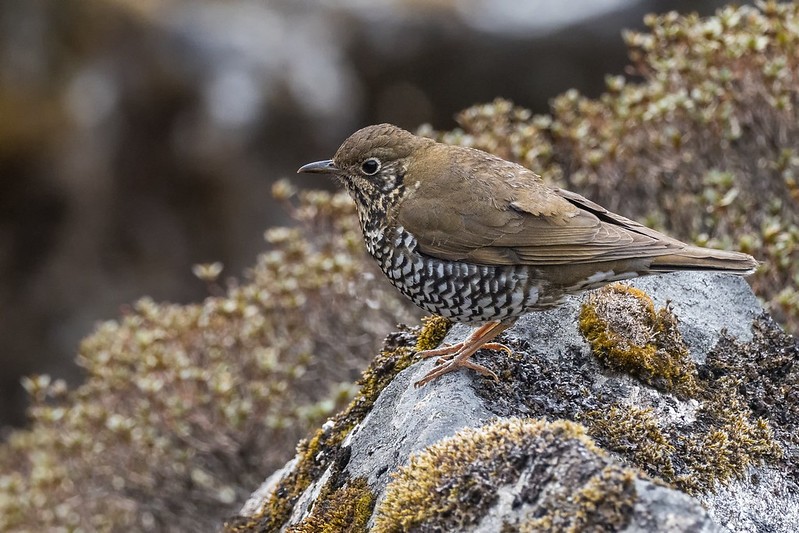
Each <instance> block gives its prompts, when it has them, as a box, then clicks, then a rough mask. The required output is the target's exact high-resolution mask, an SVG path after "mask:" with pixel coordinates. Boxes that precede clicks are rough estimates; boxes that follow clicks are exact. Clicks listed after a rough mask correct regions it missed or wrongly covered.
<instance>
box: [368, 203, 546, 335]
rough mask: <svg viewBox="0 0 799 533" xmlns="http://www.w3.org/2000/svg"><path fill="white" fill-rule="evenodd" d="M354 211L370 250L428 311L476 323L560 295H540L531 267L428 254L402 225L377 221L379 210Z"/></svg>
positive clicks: (537, 305)
mask: <svg viewBox="0 0 799 533" xmlns="http://www.w3.org/2000/svg"><path fill="white" fill-rule="evenodd" d="M358 215H359V219H360V222H361V229H362V230H363V236H364V240H365V242H366V248H367V250H368V251H369V253H370V254H371V255H372V257H374V258H375V260H376V261H377V263H378V264H379V265H380V268H381V269H382V270H383V272H384V273H385V274H386V276H387V277H388V279H389V280H390V281H391V283H392V284H393V285H394V286H395V287H397V288H398V289H399V290H400V292H402V293H403V294H404V295H405V296H407V297H408V298H410V299H411V300H412V301H413V302H414V303H415V304H416V305H418V306H419V307H421V308H422V309H424V310H426V311H428V312H431V313H435V314H438V315H441V316H444V317H446V318H449V319H451V320H454V321H456V322H463V323H479V322H487V321H490V320H504V319H508V318H513V317H518V316H520V315H522V314H524V313H525V312H527V311H530V310H532V309H535V308H541V307H549V306H550V305H554V304H556V303H557V301H558V300H559V299H560V298H559V296H560V295H558V297H557V298H552V296H555V295H546V296H549V297H544V298H541V295H542V292H543V289H544V285H543V283H542V282H541V281H540V280H539V279H537V278H538V276H536V275H535V274H536V272H535V269H534V268H532V267H529V266H524V265H509V266H485V265H475V264H471V263H465V262H460V261H447V260H443V259H438V258H435V257H431V256H428V255H425V254H423V253H421V252H420V251H419V245H418V243H417V240H416V238H415V237H414V236H413V235H412V234H411V233H409V232H408V231H406V230H405V229H404V228H403V227H402V226H386V225H384V224H381V222H382V221H384V220H385V215H384V214H383V213H381V214H377V213H366V212H364V211H362V210H361V209H359V210H358ZM375 215H377V216H375ZM380 215H382V216H380Z"/></svg>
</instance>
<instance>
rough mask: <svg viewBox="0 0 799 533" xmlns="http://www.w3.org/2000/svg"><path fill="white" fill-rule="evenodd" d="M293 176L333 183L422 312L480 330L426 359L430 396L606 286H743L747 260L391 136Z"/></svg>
mask: <svg viewBox="0 0 799 533" xmlns="http://www.w3.org/2000/svg"><path fill="white" fill-rule="evenodd" d="M298 172H313V173H329V174H332V175H333V176H335V177H336V178H338V179H339V180H340V181H341V182H342V183H343V184H344V186H345V187H346V188H347V190H348V191H349V193H350V195H351V196H352V198H353V199H354V201H355V205H356V207H357V212H358V218H359V220H360V225H361V229H362V230H363V238H364V241H365V243H366V248H367V250H368V251H369V253H370V254H371V255H372V257H373V258H374V259H375V260H376V261H377V263H378V264H379V265H380V268H381V269H382V270H383V272H384V273H385V275H386V276H387V277H388V279H389V280H390V281H391V283H392V284H393V285H394V286H395V287H397V289H399V290H400V292H402V294H404V295H405V296H407V297H408V298H410V299H411V300H412V301H413V302H414V303H415V304H416V305H418V306H419V307H421V308H422V309H424V310H426V311H429V312H431V313H436V314H438V315H441V316H444V317H446V318H449V319H450V320H453V321H455V322H461V323H465V324H475V325H479V327H478V328H477V329H475V330H474V331H473V332H472V333H471V335H469V337H468V338H467V339H466V340H464V341H463V342H459V343H457V344H454V345H451V346H444V347H441V348H437V349H433V350H426V351H423V352H419V355H420V356H421V357H423V358H427V357H438V358H439V359H438V363H439V364H438V365H437V366H436V367H435V368H433V370H431V371H430V372H429V373H428V374H427V375H425V376H424V377H423V378H422V379H421V380H420V381H418V382H417V383H416V385H417V386H421V385H424V384H425V383H428V382H430V381H432V380H434V379H436V378H438V377H440V376H442V375H444V374H446V373H448V372H452V371H454V370H457V369H459V368H471V369H473V370H475V371H477V372H479V373H481V374H484V375H488V376H492V377H494V378H496V375H495V374H494V373H493V372H492V371H490V370H489V369H488V368H486V367H484V366H483V365H480V364H478V363H476V362H474V361H472V360H471V359H470V358H471V356H472V355H473V354H474V353H475V352H477V351H478V350H479V349H481V348H487V349H493V350H504V351H506V352H509V353H511V350H510V349H509V348H508V347H506V346H505V345H503V344H499V343H496V342H492V341H493V340H494V339H495V338H496V336H497V335H499V334H500V333H501V332H503V331H504V330H506V329H507V328H509V327H510V326H512V325H513V323H514V322H515V321H516V320H517V319H518V318H519V317H520V316H521V315H523V314H525V313H528V312H531V311H536V310H540V309H546V308H549V307H553V306H556V305H557V304H558V303H559V302H560V301H561V300H562V299H563V298H564V297H565V296H566V295H569V294H574V293H578V292H581V291H585V290H589V289H595V288H598V287H601V286H602V285H605V284H607V283H610V282H613V281H618V280H625V279H631V278H635V277H638V276H645V275H650V274H662V273H666V272H674V271H679V270H710V271H717V272H728V273H731V274H736V275H747V274H750V273H752V272H753V271H754V269H755V268H756V267H757V264H758V263H757V261H756V260H755V259H754V258H753V257H751V256H749V255H747V254H744V253H740V252H728V251H721V250H712V249H707V248H700V247H697V246H691V245H689V244H686V243H683V242H680V241H679V240H677V239H673V238H671V237H668V236H666V235H664V234H662V233H659V232H657V231H655V230H652V229H650V228H647V227H646V226H643V225H641V224H639V223H637V222H634V221H633V220H630V219H628V218H625V217H623V216H621V215H617V214H615V213H612V212H610V211H608V210H607V209H605V208H603V207H602V206H600V205H598V204H596V203H594V202H592V201H590V200H588V199H586V198H584V197H582V196H580V195H579V194H576V193H573V192H570V191H567V190H564V189H558V188H552V187H549V186H547V185H546V184H544V182H543V180H542V179H541V178H540V177H539V176H538V175H536V174H535V173H533V172H532V171H531V170H529V169H527V168H525V167H523V166H521V165H518V164H516V163H512V162H510V161H506V160H504V159H501V158H499V157H496V156H494V155H491V154H488V153H486V152H483V151H480V150H476V149H473V148H466V147H460V146H449V145H446V144H442V143H438V142H435V141H434V140H432V139H427V138H423V137H418V136H416V135H414V134H412V133H410V132H408V131H405V130H403V129H400V128H398V127H396V126H393V125H391V124H379V125H375V126H368V127H366V128H363V129H361V130H358V131H356V132H355V133H353V134H352V135H351V136H350V137H349V138H348V139H347V140H345V141H344V143H343V144H342V145H341V147H340V148H339V149H338V151H337V152H336V154H335V155H334V156H333V159H330V160H325V161H317V162H315V163H310V164H307V165H305V166H303V167H302V168H300V169H299V170H298Z"/></svg>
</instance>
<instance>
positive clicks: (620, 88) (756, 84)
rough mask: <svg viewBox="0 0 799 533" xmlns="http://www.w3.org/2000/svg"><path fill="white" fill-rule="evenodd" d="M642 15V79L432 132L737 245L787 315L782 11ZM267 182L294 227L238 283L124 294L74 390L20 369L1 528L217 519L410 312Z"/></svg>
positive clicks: (335, 401)
mask: <svg viewBox="0 0 799 533" xmlns="http://www.w3.org/2000/svg"><path fill="white" fill-rule="evenodd" d="M647 23H648V24H649V26H650V28H651V33H649V34H636V33H630V34H628V35H627V41H628V43H629V45H630V48H631V56H632V61H633V70H634V73H635V74H636V75H637V76H640V77H641V78H642V80H643V81H639V82H631V81H627V80H624V79H622V78H612V79H609V80H608V92H607V93H606V94H605V95H603V96H602V97H601V98H599V99H597V100H590V99H587V98H584V97H582V96H580V95H578V94H577V93H575V92H569V93H566V94H565V95H563V96H561V97H559V98H557V99H555V101H554V102H553V105H552V116H551V117H550V116H537V117H536V116H532V114H531V113H530V112H529V111H527V110H524V109H519V108H515V107H513V105H512V104H510V103H509V102H506V101H496V102H494V103H493V104H490V105H487V106H479V107H475V108H472V109H469V110H467V111H465V112H463V113H462V114H461V116H460V124H461V125H462V128H463V129H462V130H458V131H454V132H450V133H446V134H442V135H441V137H443V138H444V139H445V140H447V141H448V142H453V143H460V144H469V145H473V146H477V147H480V148H484V149H487V150H489V151H492V152H495V153H497V154H499V155H501V156H503V157H507V158H509V159H514V160H516V161H519V162H521V163H523V164H525V165H527V166H529V167H530V168H532V169H534V170H535V171H537V172H539V173H540V174H542V175H543V176H544V177H545V179H547V180H550V181H551V182H552V183H558V184H563V185H565V186H568V187H570V188H573V189H576V190H578V191H580V192H582V193H584V194H586V195H587V196H589V197H590V198H592V199H593V200H596V201H598V202H600V203H602V204H604V205H605V206H607V207H608V208H610V209H613V210H618V211H621V212H622V213H624V214H625V215H627V216H631V217H636V218H642V219H647V220H648V221H649V222H650V223H652V224H655V225H657V226H660V227H662V228H664V229H666V230H668V231H669V232H671V233H673V234H675V235H676V236H679V237H682V238H687V239H692V240H694V241H696V242H698V243H700V244H710V245H718V246H721V247H724V248H738V249H741V250H744V251H747V252H749V253H752V254H754V255H756V256H757V257H758V258H759V259H761V260H762V261H764V266H763V267H762V268H761V269H760V271H759V272H758V274H757V275H756V276H754V277H753V278H751V279H752V283H753V285H754V288H755V290H756V291H757V292H758V294H760V295H761V296H762V297H763V298H764V299H766V300H767V301H768V304H769V306H770V308H771V309H772V311H773V312H775V313H776V314H777V316H778V317H779V318H780V319H781V320H783V321H784V322H786V323H787V324H789V325H790V327H791V329H793V330H796V329H797V328H796V326H797V324H799V293H797V291H796V286H797V285H798V283H797V281H799V279H797V278H799V274H797V272H798V271H797V269H796V267H795V266H794V265H795V264H796V262H797V259H798V258H797V254H798V253H799V252H798V251H797V241H799V228H798V227H797V223H798V222H797V209H796V204H797V199H799V191H798V189H797V181H796V180H797V172H798V171H799V153H798V152H797V148H796V147H797V146H799V121H797V118H798V117H797V110H796V109H797V104H798V103H799V102H797V93H798V92H799V79H798V78H799V70H798V65H797V62H799V57H797V54H796V50H797V48H798V47H799V8H797V6H796V5H793V4H777V3H764V4H760V5H759V8H757V9H755V8H751V7H741V8H728V9H725V10H723V11H720V12H719V13H718V15H717V16H715V17H711V18H707V19H699V18H697V17H692V16H687V17H680V16H677V15H673V14H670V15H665V16H662V17H651V18H650V19H648V21H647ZM43 127H44V126H43ZM427 133H429V134H432V132H430V130H429V129H428V130H427ZM275 195H276V197H277V198H278V199H281V200H283V201H284V202H285V203H286V204H287V205H289V206H290V211H291V213H292V215H293V216H294V218H295V219H296V220H297V221H298V222H300V223H301V224H300V226H299V227H298V228H297V229H287V228H277V229H272V230H269V231H268V232H267V240H268V241H269V242H270V243H271V244H272V248H271V250H270V251H268V252H266V253H265V254H263V255H261V256H260V257H259V259H258V263H257V264H256V266H255V267H254V268H253V269H252V271H251V272H250V273H249V276H248V277H247V279H246V280H245V281H244V282H242V283H241V284H236V283H232V284H231V285H230V286H228V287H227V288H222V287H221V286H219V285H217V284H216V282H215V279H216V276H218V274H219V268H218V265H206V266H202V267H198V268H197V269H196V270H195V272H196V274H197V275H198V277H200V278H201V279H204V280H206V281H207V282H208V283H209V288H210V289H211V291H212V294H215V295H214V296H212V297H209V298H207V299H206V300H205V301H204V302H203V303H201V304H196V305H170V304H157V303H155V302H153V301H151V300H148V299H143V300H141V301H139V302H138V303H136V304H135V305H134V306H132V307H131V309H130V310H129V311H128V312H127V313H125V314H124V316H122V317H121V318H120V319H119V320H116V321H110V322H106V323H105V324H102V325H101V326H100V327H99V328H98V330H97V331H96V332H95V333H94V334H92V335H91V336H90V337H88V338H87V339H86V340H85V341H84V343H83V345H82V347H81V349H80V354H79V362H80V364H81V365H82V366H83V368H84V369H85V371H86V382H85V383H84V384H83V385H81V386H80V387H78V388H76V389H74V390H67V389H66V387H65V385H64V384H63V383H62V382H60V381H55V382H52V381H51V380H49V379H48V378H46V377H36V378H31V379H29V380H27V381H26V387H27V389H28V391H29V393H30V395H31V397H32V399H33V402H34V403H33V406H32V408H31V409H30V416H31V420H32V425H31V428H30V429H28V430H19V431H16V432H14V433H13V434H12V435H11V436H10V438H9V440H8V441H7V442H6V443H5V444H4V445H3V446H2V447H1V448H0V472H1V473H0V530H3V531H19V530H58V529H59V528H60V529H63V530H74V529H77V528H80V529H85V530H112V529H114V530H124V529H153V530H173V531H191V530H209V529H214V528H215V527H217V526H218V525H219V524H220V523H221V521H222V518H223V517H224V516H225V515H227V514H231V513H232V512H233V511H234V510H235V509H236V508H237V507H238V506H239V505H240V503H241V502H242V501H243V499H244V498H245V497H246V496H247V495H248V494H249V492H250V491H251V490H252V489H253V488H255V487H256V486H257V485H258V484H259V483H260V482H261V481H262V480H263V478H264V477H265V476H266V475H267V474H268V473H269V472H271V471H272V470H273V469H275V468H276V467H277V466H279V465H280V464H281V463H282V462H283V461H285V459H286V458H287V456H288V455H289V454H290V453H291V447H292V446H293V444H294V443H295V442H296V440H297V439H298V438H299V437H300V436H302V435H304V434H307V432H308V430H309V428H311V427H313V426H314V425H315V424H317V423H318V422H319V421H320V420H321V419H322V418H323V417H324V416H326V415H328V414H329V413H331V412H333V411H334V410H335V409H336V408H337V406H339V405H341V404H342V403H343V402H344V401H346V400H347V399H349V398H350V397H351V396H352V394H353V392H354V391H353V390H352V387H351V386H350V385H348V384H349V383H350V382H351V381H352V380H353V379H354V378H355V377H356V374H357V369H359V368H363V367H364V366H366V365H365V362H366V361H367V360H368V359H369V358H370V357H371V354H373V353H375V352H376V351H377V350H376V344H375V343H376V342H377V341H378V340H379V339H376V338H375V332H377V331H385V330H386V329H387V326H388V325H391V324H393V323H394V321H395V320H408V319H410V318H411V316H412V315H410V314H409V313H408V312H407V307H405V303H404V302H402V301H400V299H399V298H398V296H397V295H396V293H395V292H394V290H393V289H392V288H390V286H389V285H388V284H387V283H385V282H384V281H383V279H382V275H381V274H379V272H378V271H377V269H376V268H375V267H374V265H373V264H372V263H371V261H370V260H368V259H367V258H366V257H365V254H364V252H363V247H362V243H361V236H360V233H359V230H357V229H356V218H355V216H354V212H353V208H352V206H351V204H350V201H349V199H348V198H346V196H345V195H343V194H338V195H329V194H326V193H317V192H307V193H303V194H299V195H297V194H295V192H294V191H293V190H291V188H290V187H289V186H288V185H286V184H285V183H280V184H278V185H277V186H276V188H275Z"/></svg>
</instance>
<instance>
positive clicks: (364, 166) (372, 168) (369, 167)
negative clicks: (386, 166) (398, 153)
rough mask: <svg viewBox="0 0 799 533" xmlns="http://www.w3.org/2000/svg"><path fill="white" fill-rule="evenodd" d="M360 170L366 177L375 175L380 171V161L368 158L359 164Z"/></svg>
mask: <svg viewBox="0 0 799 533" xmlns="http://www.w3.org/2000/svg"><path fill="white" fill-rule="evenodd" d="M361 170H363V173H364V174H366V175H367V176H371V175H373V174H376V173H377V171H378V170H380V160H378V159H377V158H376V157H370V158H369V159H367V160H366V161H364V162H363V163H361Z"/></svg>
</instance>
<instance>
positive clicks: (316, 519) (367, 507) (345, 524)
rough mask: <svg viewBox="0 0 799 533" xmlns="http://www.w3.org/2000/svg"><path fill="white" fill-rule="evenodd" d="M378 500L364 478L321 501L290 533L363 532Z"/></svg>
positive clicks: (318, 501)
mask: <svg viewBox="0 0 799 533" xmlns="http://www.w3.org/2000/svg"><path fill="white" fill-rule="evenodd" d="M374 503H375V497H374V494H372V491H371V490H369V486H368V485H367V484H366V481H365V480H364V479H362V478H359V479H354V480H352V481H351V482H350V483H348V484H347V485H346V486H344V487H341V488H338V489H336V490H335V491H334V492H333V493H332V494H328V495H326V497H324V498H320V499H319V500H317V502H316V503H315V505H314V509H313V512H312V513H311V515H310V516H308V517H307V518H305V519H304V520H303V521H302V522H300V523H299V524H297V525H296V526H292V527H290V528H289V529H288V531H289V533H361V532H365V531H366V524H367V522H368V521H369V517H370V516H371V515H372V508H373V507H374Z"/></svg>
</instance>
